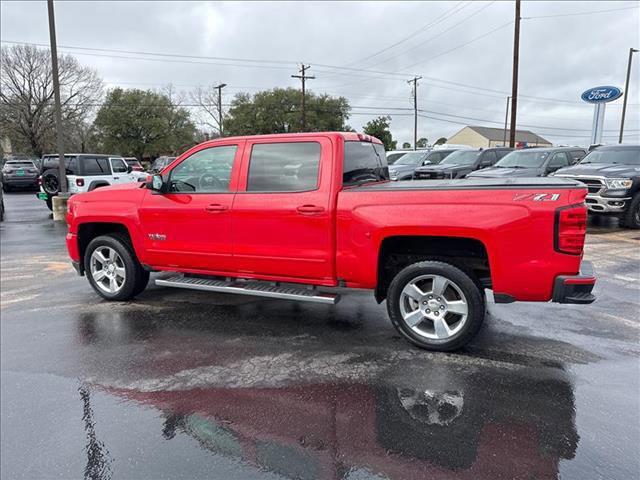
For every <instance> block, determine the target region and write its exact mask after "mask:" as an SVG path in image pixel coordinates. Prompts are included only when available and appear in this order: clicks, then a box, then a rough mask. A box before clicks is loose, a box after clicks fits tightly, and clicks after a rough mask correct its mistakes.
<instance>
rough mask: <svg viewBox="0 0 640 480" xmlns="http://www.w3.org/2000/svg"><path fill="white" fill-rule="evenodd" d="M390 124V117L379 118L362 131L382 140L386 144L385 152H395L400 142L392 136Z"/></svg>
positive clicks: (370, 122)
mask: <svg viewBox="0 0 640 480" xmlns="http://www.w3.org/2000/svg"><path fill="white" fill-rule="evenodd" d="M390 124H391V117H390V116H383V117H378V118H374V119H373V120H370V121H369V122H367V124H366V125H365V126H364V128H363V129H362V131H363V132H364V133H366V134H367V135H371V136H372V137H376V138H377V139H378V140H380V141H381V142H382V143H383V144H384V149H385V150H387V151H389V150H395V149H396V145H397V143H398V142H397V141H396V140H394V139H393V136H392V135H391V131H390V130H389V126H390Z"/></svg>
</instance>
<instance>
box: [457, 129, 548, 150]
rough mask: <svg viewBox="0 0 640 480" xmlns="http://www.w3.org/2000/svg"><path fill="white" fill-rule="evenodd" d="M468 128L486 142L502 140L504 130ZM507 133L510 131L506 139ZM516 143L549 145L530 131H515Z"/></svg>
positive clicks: (545, 140) (544, 139)
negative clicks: (486, 140)
mask: <svg viewBox="0 0 640 480" xmlns="http://www.w3.org/2000/svg"><path fill="white" fill-rule="evenodd" d="M468 128H470V129H471V130H473V131H474V132H476V133H478V134H480V135H482V136H483V137H484V138H486V139H488V140H493V141H495V142H500V141H502V140H504V128H492V127H477V126H474V125H469V127H468ZM509 132H510V130H507V139H508V138H509ZM516 142H527V143H547V144H549V145H551V142H550V141H549V140H547V139H546V138H542V137H541V136H540V135H537V134H535V133H533V132H532V131H530V130H516Z"/></svg>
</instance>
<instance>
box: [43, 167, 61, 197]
mask: <svg viewBox="0 0 640 480" xmlns="http://www.w3.org/2000/svg"><path fill="white" fill-rule="evenodd" d="M42 189H43V190H44V191H45V192H46V193H48V194H49V196H53V195H57V194H58V192H59V191H60V176H59V175H58V170H57V169H55V168H50V169H49V170H45V172H44V173H43V174H42Z"/></svg>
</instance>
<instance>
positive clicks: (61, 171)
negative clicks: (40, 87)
mask: <svg viewBox="0 0 640 480" xmlns="http://www.w3.org/2000/svg"><path fill="white" fill-rule="evenodd" d="M47 10H48V13H49V42H50V44H51V45H50V47H51V75H52V76H53V96H54V110H55V116H56V140H57V142H56V143H57V145H56V146H57V147H58V177H59V178H58V181H59V182H60V193H63V194H64V193H67V170H66V168H65V164H64V142H63V139H62V112H61V108H60V79H59V78H58V48H57V43H56V20H55V16H54V13H53V0H47Z"/></svg>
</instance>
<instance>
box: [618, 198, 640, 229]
mask: <svg viewBox="0 0 640 480" xmlns="http://www.w3.org/2000/svg"><path fill="white" fill-rule="evenodd" d="M620 220H621V222H620V224H621V226H623V227H626V228H633V229H639V228H640V193H636V194H635V196H634V197H633V198H632V199H631V203H630V204H629V208H627V211H626V212H624V214H623V215H622V217H621V218H620Z"/></svg>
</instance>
